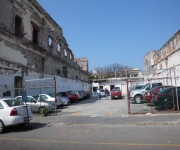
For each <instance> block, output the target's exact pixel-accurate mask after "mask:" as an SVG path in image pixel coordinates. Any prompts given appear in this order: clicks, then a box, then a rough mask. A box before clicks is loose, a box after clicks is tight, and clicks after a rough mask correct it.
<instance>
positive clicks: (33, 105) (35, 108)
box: [28, 97, 39, 112]
mask: <svg viewBox="0 0 180 150" xmlns="http://www.w3.org/2000/svg"><path fill="white" fill-rule="evenodd" d="M28 101H29V103H30V105H31V109H32V111H33V112H37V111H39V106H38V105H37V102H36V100H35V99H34V98H33V97H28Z"/></svg>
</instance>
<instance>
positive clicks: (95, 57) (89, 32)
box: [37, 0, 180, 71]
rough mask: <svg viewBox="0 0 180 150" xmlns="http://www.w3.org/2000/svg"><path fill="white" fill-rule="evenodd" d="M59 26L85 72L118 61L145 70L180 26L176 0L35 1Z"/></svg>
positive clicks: (179, 3)
mask: <svg viewBox="0 0 180 150" xmlns="http://www.w3.org/2000/svg"><path fill="white" fill-rule="evenodd" d="M37 2H38V3H39V4H40V5H41V6H42V7H43V8H44V9H45V10H46V12H47V13H48V14H49V15H50V16H51V17H52V18H53V19H54V20H55V21H56V22H57V24H59V26H60V27H61V28H62V29H63V35H64V37H65V38H66V40H67V43H68V45H69V48H70V49H71V50H72V51H73V54H74V56H75V58H80V57H87V59H88V61H89V71H91V70H94V69H95V68H98V67H104V66H107V65H110V64H114V63H118V64H121V65H125V66H129V67H132V68H140V69H142V70H143V58H144V56H145V55H146V54H147V53H148V51H149V50H159V49H160V48H161V47H162V46H163V45H164V44H165V43H166V42H167V41H168V40H169V39H170V38H171V37H172V36H173V35H174V34H175V33H176V32H177V31H178V30H179V29H180V0H37Z"/></svg>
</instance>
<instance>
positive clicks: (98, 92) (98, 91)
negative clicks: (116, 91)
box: [97, 89, 101, 100]
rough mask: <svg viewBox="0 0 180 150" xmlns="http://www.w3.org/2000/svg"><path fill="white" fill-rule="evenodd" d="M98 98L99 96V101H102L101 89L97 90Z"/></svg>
mask: <svg viewBox="0 0 180 150" xmlns="http://www.w3.org/2000/svg"><path fill="white" fill-rule="evenodd" d="M97 96H98V100H100V99H101V93H100V89H98V90H97Z"/></svg>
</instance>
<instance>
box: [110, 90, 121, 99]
mask: <svg viewBox="0 0 180 150" xmlns="http://www.w3.org/2000/svg"><path fill="white" fill-rule="evenodd" d="M114 98H120V99H121V98H122V92H121V89H120V88H118V87H116V88H113V89H112V90H111V99H114Z"/></svg>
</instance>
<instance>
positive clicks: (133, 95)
mask: <svg viewBox="0 0 180 150" xmlns="http://www.w3.org/2000/svg"><path fill="white" fill-rule="evenodd" d="M157 86H162V83H161V82H157V83H147V84H145V85H144V86H143V87H142V88H141V89H138V90H132V91H130V92H129V94H128V95H129V99H130V101H132V102H135V103H137V104H140V103H142V102H143V100H144V99H143V97H144V94H145V92H146V91H148V90H151V89H152V88H154V87H157Z"/></svg>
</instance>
